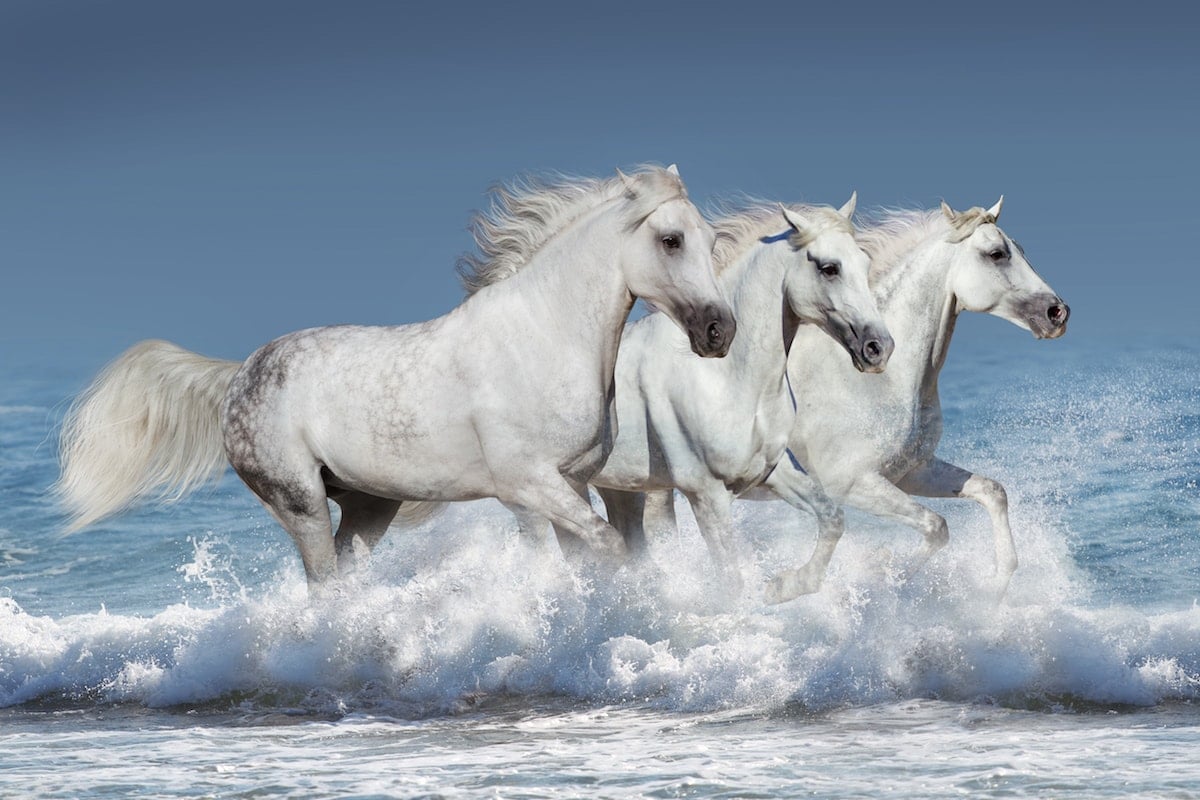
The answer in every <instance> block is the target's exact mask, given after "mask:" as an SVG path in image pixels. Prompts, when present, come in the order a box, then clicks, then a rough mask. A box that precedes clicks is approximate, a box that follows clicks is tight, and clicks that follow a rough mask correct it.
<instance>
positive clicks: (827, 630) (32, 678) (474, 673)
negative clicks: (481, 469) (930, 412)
mask: <svg viewBox="0 0 1200 800" xmlns="http://www.w3.org/2000/svg"><path fill="white" fill-rule="evenodd" d="M964 332H965V333H964ZM959 339H960V340H959V341H956V342H955V343H954V346H953V347H952V348H951V352H950V358H949V362H948V364H947V366H946V368H945V370H944V371H943V374H942V383H941V388H942V399H943V406H944V408H945V416H946V433H945V436H944V439H943V444H942V447H941V451H940V452H941V454H942V456H943V457H945V458H947V459H948V460H951V461H954V462H956V463H959V464H961V465H964V466H968V467H970V468H972V469H974V470H976V471H978V472H981V473H983V474H986V475H989V476H991V477H994V478H996V479H998V480H999V481H1001V482H1002V483H1003V484H1004V485H1005V486H1006V487H1007V489H1008V494H1009V498H1010V501H1011V512H1012V523H1013V530H1014V534H1015V537H1016V542H1017V548H1018V552H1019V555H1020V559H1021V566H1020V568H1019V569H1018V571H1017V573H1016V576H1015V577H1014V579H1013V582H1012V585H1011V588H1010V590H1009V593H1008V596H1007V597H1006V598H1005V600H1004V601H1003V602H1002V603H1000V604H999V605H996V604H995V603H994V602H992V601H990V600H989V599H988V598H987V596H986V592H984V591H983V590H982V589H983V587H984V585H985V583H986V579H987V577H988V574H989V573H990V570H991V568H992V539H991V532H990V526H989V524H988V521H987V517H986V514H985V513H984V512H983V510H982V509H980V508H978V507H977V506H974V505H972V504H970V503H966V502H963V501H943V500H938V501H929V504H930V505H931V506H932V507H934V508H935V509H937V510H938V511H939V512H941V513H943V514H945V515H946V517H947V519H948V520H949V522H950V530H951V542H950V545H949V546H948V547H947V548H946V549H945V550H943V551H942V552H940V553H939V554H938V555H937V556H935V558H934V559H933V560H932V561H930V563H929V564H928V565H927V567H926V568H925V569H924V570H923V571H922V572H920V573H918V574H917V575H915V576H914V577H913V578H912V579H911V580H909V581H907V582H905V581H901V580H899V579H898V578H897V570H896V568H895V564H897V563H898V562H900V561H902V560H903V558H904V556H905V555H907V554H909V553H911V552H912V551H913V550H915V549H916V548H917V546H918V544H919V541H918V536H917V534H916V533H914V532H913V531H911V530H909V529H907V528H904V527H901V526H899V525H896V524H894V523H890V522H885V521H882V520H879V519H876V518H874V517H870V516H867V515H865V514H861V513H857V512H850V513H848V518H847V534H846V536H845V538H844V539H843V541H842V543H841V545H840V547H839V549H838V551H837V554H836V555H835V557H834V559H833V563H832V565H831V568H830V573H829V576H828V579H827V581H826V583H825V586H824V587H823V589H822V590H821V591H820V592H819V593H818V594H815V595H811V596H808V597H803V598H800V599H798V600H795V601H792V602H789V603H786V604H783V605H779V606H764V605H763V604H762V602H761V582H762V580H764V579H765V578H766V577H768V576H770V575H773V574H774V573H776V572H777V571H779V570H780V569H784V568H788V567H794V566H797V565H799V564H800V563H802V562H803V561H804V560H806V559H807V557H808V554H809V552H810V551H811V548H812V545H813V540H814V535H815V526H814V523H813V520H812V519H811V517H809V516H806V515H802V514H800V513H799V512H796V511H794V510H792V509H791V508H790V507H788V506H785V505H783V504H782V503H739V504H738V505H737V508H736V515H737V521H738V525H739V530H740V531H741V539H740V545H741V548H742V558H743V561H744V562H745V565H746V572H747V575H748V576H753V579H752V580H748V581H747V586H748V589H747V591H746V593H745V596H743V597H741V598H740V599H737V600H730V599H728V598H726V597H723V596H722V595H721V593H720V592H719V591H717V589H716V582H715V576H714V574H713V572H712V570H711V568H710V563H709V560H708V557H707V553H706V550H705V547H704V545H703V543H702V541H701V540H700V538H699V535H698V533H697V530H696V527H695V524H694V521H693V520H692V518H691V516H690V513H689V512H688V511H687V509H686V504H685V503H683V502H682V501H679V514H680V520H681V529H680V531H679V533H678V534H677V535H669V536H667V535H659V536H657V537H656V538H654V539H653V540H652V541H651V543H650V544H651V556H652V563H651V564H648V565H645V566H643V567H641V568H638V569H630V570H623V571H621V572H618V573H616V574H615V575H613V574H584V573H577V572H574V571H572V569H571V568H569V567H568V566H567V565H566V564H565V563H564V562H563V560H562V558H561V556H559V555H558V554H557V553H556V551H555V550H554V548H553V547H552V546H549V545H548V543H544V542H529V541H522V540H521V539H519V538H518V536H517V531H516V525H515V523H514V522H513V520H512V519H510V517H509V516H508V515H507V513H506V512H505V511H504V510H503V509H502V508H501V507H500V506H498V505H497V504H496V503H494V502H491V501H481V502H476V503H467V504H460V505H457V506H452V507H451V508H450V509H449V510H448V511H447V513H446V514H444V515H443V516H441V517H438V518H435V519H433V520H431V521H429V522H427V523H425V524H423V525H422V526H421V527H419V528H416V529H413V530H393V531H392V532H391V533H390V534H389V536H388V538H387V539H385V541H384V543H383V544H382V545H381V546H380V548H379V550H378V551H377V553H376V554H375V557H374V559H373V560H372V562H371V565H370V567H369V569H368V570H367V571H366V572H365V574H363V575H361V576H360V577H359V578H358V579H357V580H356V581H355V582H354V583H352V584H351V585H348V586H346V587H345V588H344V589H343V590H342V591H341V592H340V593H339V594H337V595H336V596H334V597H332V598H330V599H328V600H325V601H322V602H317V603H310V602H309V601H308V598H307V594H306V588H305V582H304V577H303V571H302V569H301V567H300V563H299V558H298V556H297V555H296V552H295V550H294V548H293V546H292V544H291V543H290V541H289V540H288V539H287V537H286V535H285V534H284V533H283V532H282V531H281V530H280V529H279V527H278V526H277V525H276V524H275V523H274V522H273V521H272V520H271V519H270V517H269V516H268V515H267V513H266V512H265V511H264V510H263V509H262V508H261V507H260V506H259V504H258V503H257V501H256V500H255V499H254V498H253V497H252V496H251V495H250V493H249V492H248V491H247V490H246V489H245V488H244V487H243V486H242V485H241V484H240V483H239V482H238V481H237V479H236V478H235V477H234V476H232V475H227V476H226V477H225V479H224V480H222V481H221V482H220V483H219V484H218V485H217V486H215V487H213V488H211V489H205V490H201V491H200V492H198V493H197V494H194V495H192V496H191V497H190V498H188V499H186V500H184V501H183V502H181V503H178V504H176V505H173V506H165V507H159V506H151V507H144V508H141V509H137V510H135V511H133V512H130V513H127V514H125V515H124V516H121V517H118V518H115V519H112V520H109V521H106V522H104V523H102V524H100V525H97V526H96V527H94V528H92V529H89V530H87V531H84V532H82V533H78V534H75V535H72V536H66V537H64V536H63V535H62V534H61V531H62V517H61V516H60V514H59V512H58V511H57V510H56V508H55V506H54V504H53V502H52V500H51V499H50V498H49V497H48V495H47V489H48V488H49V486H50V485H51V483H52V482H53V481H54V479H55V477H56V471H57V467H56V453H55V451H56V443H57V425H58V423H59V421H60V419H61V417H62V414H63V412H64V410H65V408H66V404H67V403H68V402H69V399H70V397H71V396H72V395H73V394H74V393H75V392H77V391H78V390H79V389H81V388H82V387H83V386H84V385H85V384H86V382H87V381H88V380H89V379H90V378H91V376H92V375H93V374H94V373H95V371H97V370H98V369H99V368H100V367H101V366H102V364H101V363H100V362H99V361H97V362H96V363H88V364H74V365H71V366H66V365H62V364H59V365H54V364H51V365H47V364H38V363H36V361H35V360H34V359H32V358H16V359H13V360H10V361H8V362H7V363H3V364H0V497H2V498H3V501H4V502H3V504H2V505H0V796H5V797H43V798H56V797H61V798H107V797H129V796H138V797H164V798H165V797H171V798H174V797H262V796H272V797H274V796H279V797H285V796H292V797H304V798H323V797H337V798H349V797H445V798H459V797H463V798H466V797H501V798H543V797H578V796H586V797H612V798H624V797H655V798H671V797H764V798H767V797H799V796H813V797H861V798H941V797H960V796H972V797H1056V798H1108V797H1122V798H1124V797H1132V796H1137V797H1171V798H1184V797H1200V606H1198V605H1197V600H1198V598H1200V488H1198V481H1200V349H1198V348H1197V347H1196V346H1195V345H1192V344H1187V343H1185V344H1183V345H1180V344H1179V342H1178V341H1169V342H1168V341H1166V340H1164V341H1154V340H1152V339H1143V340H1139V341H1136V342H1133V343H1130V342H1121V341H1116V340H1114V341H1098V340H1089V339H1088V338H1087V337H1086V336H1082V335H1080V334H1078V333H1076V332H1068V334H1067V336H1066V337H1065V338H1064V339H1062V340H1058V341H1054V342H1034V341H1032V340H1031V339H1030V338H1029V337H1028V335H1027V334H1024V333H1022V332H1020V331H1017V330H1016V329H1013V328H1011V327H1010V326H1006V325H1003V324H999V323H996V321H995V320H984V321H978V320H974V319H972V320H964V321H963V323H962V324H961V325H960V335H959ZM183 344H185V345H186V344H187V343H183ZM112 355H113V356H115V355H116V353H115V352H114V353H113V354H112Z"/></svg>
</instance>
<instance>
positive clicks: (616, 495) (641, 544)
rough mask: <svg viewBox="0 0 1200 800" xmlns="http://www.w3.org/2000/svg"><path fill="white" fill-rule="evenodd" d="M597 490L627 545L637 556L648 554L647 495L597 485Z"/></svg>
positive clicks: (610, 521) (630, 552) (609, 517)
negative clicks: (643, 519) (646, 526)
mask: <svg viewBox="0 0 1200 800" xmlns="http://www.w3.org/2000/svg"><path fill="white" fill-rule="evenodd" d="M596 492H597V493H598V494H599V495H600V499H602V500H603V501H604V508H605V509H606V510H607V511H608V522H609V524H610V525H612V526H613V527H614V528H616V529H617V530H618V531H620V532H621V536H622V537H624V539H625V547H626V548H627V549H628V550H629V554H630V555H631V556H633V557H635V558H641V557H643V556H645V555H646V551H647V549H646V530H645V528H644V526H643V523H642V518H643V516H644V515H645V509H646V496H645V495H644V494H643V493H641V492H624V491H620V490H618V489H606V488H599V487H597V489H596Z"/></svg>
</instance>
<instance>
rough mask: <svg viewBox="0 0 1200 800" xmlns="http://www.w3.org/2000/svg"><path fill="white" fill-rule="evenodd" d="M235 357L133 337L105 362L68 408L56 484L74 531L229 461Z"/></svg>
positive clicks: (172, 491)
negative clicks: (224, 411)
mask: <svg viewBox="0 0 1200 800" xmlns="http://www.w3.org/2000/svg"><path fill="white" fill-rule="evenodd" d="M239 367H241V363H240V362H237V361H224V360H221V359H215V358H206V357H205V356H201V355H197V354H196V353H192V352H189V351H187V350H184V349H183V348H181V347H178V346H176V345H173V344H171V343H170V342H164V341H158V340H147V341H144V342H138V343H137V344H135V345H134V346H133V347H131V348H129V349H128V350H126V351H125V352H124V353H122V354H121V355H120V356H118V357H117V359H116V360H115V361H113V362H112V363H111V364H109V365H108V366H107V367H105V368H104V370H103V371H102V372H101V373H100V374H99V375H98V376H97V377H96V380H94V381H93V382H92V384H91V385H90V386H89V387H88V388H87V389H86V390H84V392H83V394H81V395H80V396H79V397H78V398H77V399H76V400H75V402H74V403H73V404H72V405H71V408H70V410H69V411H68V412H67V416H66V419H64V420H63V426H62V433H61V435H60V439H59V465H60V468H61V474H60V476H59V479H58V483H57V484H56V485H55V487H54V490H55V492H56V493H57V494H58V496H59V499H60V501H61V502H62V504H63V506H64V507H65V508H66V510H67V511H68V512H69V513H70V515H71V517H70V525H69V527H68V530H70V531H77V530H79V529H80V528H84V527H87V526H88V525H91V524H92V523H94V522H96V521H98V520H100V519H103V518H104V517H107V516H109V515H110V514H115V513H117V512H118V511H121V510H123V509H125V508H127V507H129V506H130V505H131V504H132V503H134V502H135V501H137V500H140V499H143V498H146V497H147V496H155V497H156V498H157V499H158V500H160V501H162V502H173V501H175V500H178V499H180V498H181V497H183V496H184V495H186V494H187V493H188V492H190V491H192V490H193V489H195V488H197V487H198V486H200V485H201V484H203V483H205V482H207V481H209V480H212V479H215V478H216V477H217V476H218V475H219V474H220V473H221V471H222V470H223V469H224V467H225V466H226V464H227V463H228V461H227V460H226V456H225V445H224V441H223V437H222V435H221V403H222V401H223V400H224V398H225V392H226V391H227V390H228V388H229V382H230V381H231V380H233V376H234V373H236V372H237V371H238V368H239Z"/></svg>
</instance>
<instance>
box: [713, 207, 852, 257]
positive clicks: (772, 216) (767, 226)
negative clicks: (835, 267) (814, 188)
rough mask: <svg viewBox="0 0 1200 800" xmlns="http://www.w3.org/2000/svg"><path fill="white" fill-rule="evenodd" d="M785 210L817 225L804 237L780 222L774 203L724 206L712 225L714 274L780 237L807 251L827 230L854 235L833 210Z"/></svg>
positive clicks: (780, 215)
mask: <svg viewBox="0 0 1200 800" xmlns="http://www.w3.org/2000/svg"><path fill="white" fill-rule="evenodd" d="M788 208H789V209H790V210H792V211H795V212H797V213H800V214H803V215H805V216H806V217H808V218H809V219H812V220H814V221H816V222H817V225H816V226H815V227H814V228H813V229H812V230H810V231H806V232H805V233H804V234H801V233H799V232H797V231H795V230H794V229H792V228H790V227H789V226H788V224H787V222H786V221H785V220H784V219H783V214H782V213H781V212H780V210H779V204H778V203H767V202H764V201H761V200H752V201H745V202H743V203H741V204H739V205H737V206H732V207H731V206H728V205H726V206H724V207H723V208H722V209H721V210H720V212H719V213H720V214H721V216H720V217H719V218H717V219H716V220H715V221H714V222H713V228H714V229H715V230H716V232H717V243H716V246H715V247H714V248H713V266H714V268H715V269H716V271H717V272H718V273H720V272H721V271H722V270H724V269H725V268H726V267H728V266H729V265H730V264H732V263H734V262H735V261H737V259H738V258H740V257H741V255H742V254H743V253H745V252H746V250H748V249H749V248H750V247H752V246H753V245H755V244H758V243H760V242H763V241H765V240H768V239H772V238H774V237H776V236H779V235H781V234H782V235H785V236H786V237H787V240H788V243H789V244H790V245H791V246H792V247H794V248H797V249H799V248H802V247H807V246H808V245H810V244H812V241H813V240H814V239H816V238H817V237H818V236H820V235H821V234H822V233H823V232H825V231H827V230H831V229H832V230H841V231H845V232H846V233H849V234H851V235H854V225H853V224H851V222H850V220H848V219H846V218H845V217H843V216H842V215H841V214H839V213H838V212H837V210H835V209H833V208H830V207H828V206H817V205H805V204H799V203H789V204H788Z"/></svg>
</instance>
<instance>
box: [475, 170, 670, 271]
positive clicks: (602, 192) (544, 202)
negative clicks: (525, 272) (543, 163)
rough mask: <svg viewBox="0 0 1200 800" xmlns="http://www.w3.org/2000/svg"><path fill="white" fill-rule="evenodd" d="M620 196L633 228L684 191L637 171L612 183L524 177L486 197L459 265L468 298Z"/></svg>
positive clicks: (662, 177) (665, 177)
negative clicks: (485, 206) (470, 250)
mask: <svg viewBox="0 0 1200 800" xmlns="http://www.w3.org/2000/svg"><path fill="white" fill-rule="evenodd" d="M621 196H623V197H624V198H625V201H626V208H625V209H624V210H623V213H624V215H625V218H626V220H627V223H628V224H629V225H630V226H634V225H636V224H637V223H639V222H641V221H642V220H643V219H645V218H646V217H648V216H649V215H650V214H651V213H652V212H653V211H654V209H656V208H658V207H659V206H660V205H662V204H663V203H665V202H667V201H669V200H675V199H684V198H686V197H687V191H686V190H685V189H684V186H683V181H681V180H680V179H679V176H678V175H675V174H674V173H672V172H670V171H668V170H665V169H662V168H660V167H649V166H648V167H641V168H639V169H638V170H637V171H636V172H634V173H632V174H630V175H627V176H625V177H624V178H622V177H621V176H619V175H618V176H615V177H612V178H604V179H600V178H567V177H563V176H557V177H555V178H553V179H546V178H540V177H536V176H528V177H525V178H519V179H517V180H516V181H514V182H513V183H511V184H508V185H507V186H497V187H495V188H493V189H492V192H491V206H490V207H489V208H488V210H487V211H485V212H478V213H477V214H475V216H474V218H473V219H472V220H471V225H470V229H471V235H472V236H473V237H474V238H475V246H476V247H478V248H479V253H478V254H475V253H469V254H467V255H464V256H462V257H461V258H460V259H459V260H458V273H459V276H460V277H461V279H462V283H463V286H464V287H465V288H466V290H467V293H468V294H474V293H475V292H477V291H479V290H480V289H482V288H483V287H484V286H488V285H489V284H493V283H498V282H500V281H502V280H504V279H506V278H509V277H512V276H513V275H515V274H516V273H517V272H519V271H520V270H521V268H522V267H524V266H525V265H526V264H528V263H529V261H530V259H531V258H533V256H534V254H535V253H537V251H538V250H539V249H540V248H541V247H542V246H543V245H545V244H546V242H548V241H549V240H550V239H551V238H552V237H553V236H554V235H555V234H556V233H558V232H559V231H561V230H562V229H563V228H565V227H566V226H567V225H569V224H570V223H571V222H573V221H575V220H576V219H578V218H579V217H580V216H582V215H583V214H585V213H587V212H588V211H591V210H592V209H594V208H596V207H597V206H599V205H601V204H602V203H605V202H608V201H609V200H612V199H614V198H617V197H621Z"/></svg>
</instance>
